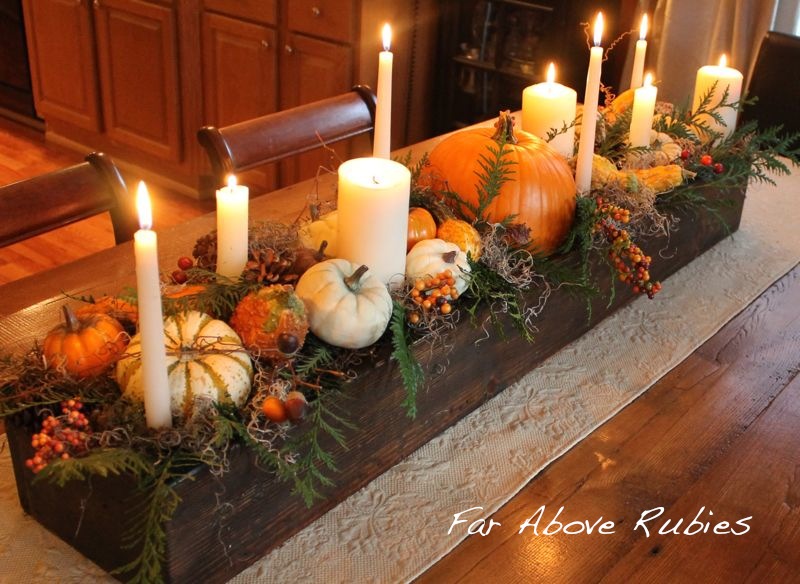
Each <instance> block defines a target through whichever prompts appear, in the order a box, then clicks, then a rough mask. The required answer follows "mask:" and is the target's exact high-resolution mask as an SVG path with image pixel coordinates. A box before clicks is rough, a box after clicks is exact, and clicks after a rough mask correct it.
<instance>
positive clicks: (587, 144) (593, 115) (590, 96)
mask: <svg viewBox="0 0 800 584" xmlns="http://www.w3.org/2000/svg"><path fill="white" fill-rule="evenodd" d="M602 35H603V13H602V12H598V13H597V18H596V19H595V21H594V44H595V46H593V47H592V49H591V51H590V53H589V73H588V74H587V76H586V95H585V96H584V98H583V114H582V116H581V139H580V142H579V143H578V159H577V160H576V162H575V185H576V187H577V189H578V192H579V193H585V192H587V191H589V190H590V188H591V186H592V157H593V156H594V136H595V132H596V130H597V104H598V101H599V99H600V73H601V72H602V65H603V47H601V46H600V39H601V37H602Z"/></svg>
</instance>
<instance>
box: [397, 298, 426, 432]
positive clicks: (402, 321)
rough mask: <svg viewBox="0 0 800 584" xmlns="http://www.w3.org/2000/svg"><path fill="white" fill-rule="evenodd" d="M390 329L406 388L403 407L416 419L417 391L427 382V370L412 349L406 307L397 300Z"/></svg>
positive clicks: (401, 376) (409, 415)
mask: <svg viewBox="0 0 800 584" xmlns="http://www.w3.org/2000/svg"><path fill="white" fill-rule="evenodd" d="M389 330H390V331H391V333H392V346H393V350H392V359H394V360H395V361H397V367H398V369H399V370H400V378H401V379H402V380H403V386H404V387H405V389H406V398H405V400H404V401H403V407H404V408H405V409H406V415H408V417H409V418H412V419H414V418H416V416H417V393H418V392H419V390H420V389H421V388H422V386H423V384H424V383H425V372H424V371H423V370H422V366H421V365H420V363H419V361H417V359H416V357H415V356H414V352H413V351H412V350H411V343H410V341H409V329H408V326H407V324H406V310H405V307H404V306H403V305H402V304H401V303H399V302H397V301H396V300H395V301H393V308H392V320H391V322H390V323H389Z"/></svg>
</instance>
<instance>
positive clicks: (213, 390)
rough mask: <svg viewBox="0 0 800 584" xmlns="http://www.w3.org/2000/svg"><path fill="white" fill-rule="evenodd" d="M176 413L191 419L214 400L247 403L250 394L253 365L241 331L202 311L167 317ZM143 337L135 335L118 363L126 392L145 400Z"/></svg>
mask: <svg viewBox="0 0 800 584" xmlns="http://www.w3.org/2000/svg"><path fill="white" fill-rule="evenodd" d="M164 343H165V345H166V347H167V370H168V376H169V389H170V396H171V407H172V415H173V416H175V417H178V418H184V419H189V418H191V417H192V416H193V415H195V414H197V413H199V412H200V411H202V410H203V409H205V408H207V407H208V406H210V405H211V403H212V402H220V403H225V402H228V403H230V402H233V403H234V404H235V405H237V406H242V405H243V404H244V403H245V401H246V400H247V396H248V395H249V393H250V387H251V382H252V378H253V365H252V363H251V361H250V356H249V355H248V353H247V352H246V351H245V350H244V348H243V347H242V341H241V339H240V338H239V335H237V334H236V332H235V331H234V330H233V329H232V328H231V327H229V326H228V325H227V324H225V323H224V322H223V321H221V320H214V319H213V318H212V317H211V316H209V315H207V314H203V313H202V312H198V311H191V312H185V313H183V314H180V315H178V316H175V317H170V318H167V319H165V320H164ZM140 355H141V338H140V336H139V334H136V336H134V337H133V338H132V339H131V342H130V344H129V345H128V347H127V349H126V350H125V354H124V355H123V357H122V358H121V359H120V360H119V361H118V362H117V370H116V379H117V383H119V386H120V388H121V389H122V393H123V394H125V395H128V396H130V397H131V398H133V399H135V400H138V401H143V400H144V387H143V384H142V361H141V359H140Z"/></svg>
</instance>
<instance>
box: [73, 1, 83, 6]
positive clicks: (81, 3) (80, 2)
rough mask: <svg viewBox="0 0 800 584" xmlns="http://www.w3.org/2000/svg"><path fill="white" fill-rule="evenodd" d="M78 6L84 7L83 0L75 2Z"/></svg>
mask: <svg viewBox="0 0 800 584" xmlns="http://www.w3.org/2000/svg"><path fill="white" fill-rule="evenodd" d="M75 5H76V6H83V0H75Z"/></svg>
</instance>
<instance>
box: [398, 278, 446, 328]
mask: <svg viewBox="0 0 800 584" xmlns="http://www.w3.org/2000/svg"><path fill="white" fill-rule="evenodd" d="M457 299H458V290H456V279H455V278H454V277H453V272H452V271H451V270H445V271H444V272H440V273H439V274H437V275H436V276H433V277H429V278H418V279H417V280H415V281H414V286H413V288H411V301H412V302H413V303H414V304H416V305H417V306H418V307H419V308H421V309H422V311H423V312H427V311H434V312H436V311H438V312H439V313H440V314H450V313H451V312H452V311H453V306H452V304H451V302H452V301H453V300H457ZM421 318H422V316H421V314H420V311H419V310H412V311H410V313H409V315H408V322H410V323H411V324H417V323H419V321H420V320H421Z"/></svg>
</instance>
